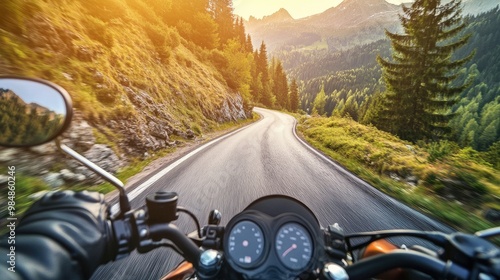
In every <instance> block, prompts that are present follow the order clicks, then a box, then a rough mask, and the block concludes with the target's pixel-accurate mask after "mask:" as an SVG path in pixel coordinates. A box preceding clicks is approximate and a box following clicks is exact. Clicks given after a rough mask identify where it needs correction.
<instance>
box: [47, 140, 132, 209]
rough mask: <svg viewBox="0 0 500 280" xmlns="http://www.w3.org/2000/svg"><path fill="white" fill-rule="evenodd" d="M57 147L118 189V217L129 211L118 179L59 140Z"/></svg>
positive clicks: (126, 198) (122, 186)
mask: <svg viewBox="0 0 500 280" xmlns="http://www.w3.org/2000/svg"><path fill="white" fill-rule="evenodd" d="M56 144H57V147H59V149H60V150H61V151H63V152H64V153H65V154H67V155H69V156H71V157H72V158H74V159H75V160H77V161H79V162H80V163H82V164H83V165H85V166H86V167H88V168H89V169H90V170H92V171H94V172H95V173H97V174H99V175H100V176H101V177H102V178H103V179H104V180H106V181H107V182H109V183H111V184H112V185H113V186H115V187H116V188H117V189H118V192H119V199H120V214H119V217H123V215H124V214H125V213H127V212H128V211H130V202H129V200H128V197H127V194H126V193H125V188H124V185H123V183H122V181H120V180H119V179H118V178H116V177H115V176H113V175H112V174H111V173H109V172H108V171H106V170H104V169H102V168H101V167H99V166H97V165H96V164H95V163H93V162H91V161H90V160H88V159H86V158H85V157H84V156H82V155H80V154H79V153H77V152H76V151H75V150H73V149H71V148H70V147H68V146H66V145H64V144H61V143H60V140H59V139H57V140H56Z"/></svg>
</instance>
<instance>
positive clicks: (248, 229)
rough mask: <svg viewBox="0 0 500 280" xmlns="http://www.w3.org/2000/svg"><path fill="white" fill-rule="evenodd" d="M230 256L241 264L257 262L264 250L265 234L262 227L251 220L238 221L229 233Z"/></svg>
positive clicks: (245, 265)
mask: <svg viewBox="0 0 500 280" xmlns="http://www.w3.org/2000/svg"><path fill="white" fill-rule="evenodd" d="M228 241H229V247H228V253H229V256H230V257H231V258H232V259H233V260H234V261H235V262H236V263H237V264H238V265H240V266H242V267H250V266H252V265H254V264H255V263H257V262H258V261H259V260H260V258H261V257H262V255H263V252H264V235H263V233H262V230H261V229H260V227H259V226H258V225H257V224H256V223H254V222H250V221H241V222H239V223H237V224H236V225H235V226H234V227H233V228H232V230H231V233H230V234H229V240H228Z"/></svg>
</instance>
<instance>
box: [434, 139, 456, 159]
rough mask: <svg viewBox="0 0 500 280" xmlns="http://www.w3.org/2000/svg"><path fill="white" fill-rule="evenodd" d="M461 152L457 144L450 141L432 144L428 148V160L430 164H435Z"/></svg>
mask: <svg viewBox="0 0 500 280" xmlns="http://www.w3.org/2000/svg"><path fill="white" fill-rule="evenodd" d="M458 150H459V147H458V145H457V143H455V142H450V141H446V140H443V141H439V142H432V143H430V144H429V145H428V146H427V152H428V153H429V157H428V158H427V160H428V161H429V162H435V161H436V160H442V159H444V158H445V157H447V156H449V155H451V154H454V153H456V152H457V151H458Z"/></svg>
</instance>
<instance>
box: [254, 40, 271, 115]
mask: <svg viewBox="0 0 500 280" xmlns="http://www.w3.org/2000/svg"><path fill="white" fill-rule="evenodd" d="M256 63H257V73H258V74H257V75H260V79H261V80H260V82H261V83H262V88H261V89H262V91H261V92H260V93H259V97H260V100H259V101H260V102H261V103H262V104H264V105H265V106H267V107H272V106H273V105H274V99H275V97H274V96H273V94H272V92H271V85H270V80H269V67H268V63H267V47H266V44H265V43H264V41H262V44H261V45H260V49H259V52H258V56H257V61H256Z"/></svg>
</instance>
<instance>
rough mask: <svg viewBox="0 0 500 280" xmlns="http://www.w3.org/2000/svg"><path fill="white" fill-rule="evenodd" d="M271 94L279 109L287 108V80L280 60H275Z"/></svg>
mask: <svg viewBox="0 0 500 280" xmlns="http://www.w3.org/2000/svg"><path fill="white" fill-rule="evenodd" d="M273 79H274V81H273V93H274V94H275V95H276V103H277V105H278V106H279V107H281V108H288V107H289V106H288V103H289V100H288V80H287V78H286V74H285V70H283V65H282V64H281V61H280V60H276V62H275V66H274V74H273Z"/></svg>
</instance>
